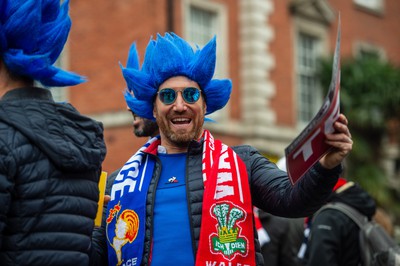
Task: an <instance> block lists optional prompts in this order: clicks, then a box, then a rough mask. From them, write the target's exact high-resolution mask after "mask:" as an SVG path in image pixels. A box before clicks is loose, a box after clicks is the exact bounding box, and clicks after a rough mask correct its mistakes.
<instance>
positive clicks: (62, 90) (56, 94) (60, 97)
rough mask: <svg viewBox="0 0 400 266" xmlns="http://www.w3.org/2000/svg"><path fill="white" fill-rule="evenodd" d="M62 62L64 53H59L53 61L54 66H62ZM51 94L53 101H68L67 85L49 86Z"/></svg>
mask: <svg viewBox="0 0 400 266" xmlns="http://www.w3.org/2000/svg"><path fill="white" fill-rule="evenodd" d="M63 62H64V54H63V53H61V55H60V56H59V58H58V59H57V61H56V62H55V63H54V66H55V67H58V68H61V69H65V68H63V65H64V64H63ZM49 89H50V92H51V94H52V95H53V99H54V101H55V102H67V101H68V88H67V87H52V88H49Z"/></svg>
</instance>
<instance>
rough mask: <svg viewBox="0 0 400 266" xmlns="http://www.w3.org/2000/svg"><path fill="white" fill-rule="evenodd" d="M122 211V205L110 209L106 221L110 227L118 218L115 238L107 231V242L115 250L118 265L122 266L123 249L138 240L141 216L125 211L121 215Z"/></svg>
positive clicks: (132, 211)
mask: <svg viewBox="0 0 400 266" xmlns="http://www.w3.org/2000/svg"><path fill="white" fill-rule="evenodd" d="M120 211H121V205H120V204H119V203H118V204H117V205H115V206H114V207H113V208H111V209H110V212H109V214H108V217H107V220H106V222H107V226H108V225H109V224H110V223H112V221H113V220H114V218H116V221H115V230H114V236H109V235H108V232H109V230H107V240H108V242H109V243H110V246H111V247H112V248H113V249H114V250H115V254H116V255H117V259H118V264H117V265H121V264H122V257H121V255H122V252H121V250H122V247H123V246H124V245H126V244H127V243H132V242H133V241H134V240H135V239H136V237H137V235H138V229H139V216H138V215H137V213H136V212H135V211H134V210H129V209H125V210H123V211H122V213H121V214H119V212H120Z"/></svg>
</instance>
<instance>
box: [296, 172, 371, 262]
mask: <svg viewBox="0 0 400 266" xmlns="http://www.w3.org/2000/svg"><path fill="white" fill-rule="evenodd" d="M328 202H330V203H335V202H341V203H344V204H347V205H349V206H351V207H353V208H355V209H357V210H358V211H360V212H361V213H362V214H364V215H365V216H367V217H368V219H370V220H371V219H372V217H373V215H374V214H375V211H376V206H375V201H374V200H373V198H372V197H371V196H370V195H369V194H368V193H367V192H366V191H365V190H364V189H362V188H361V187H360V186H359V185H357V184H355V183H353V182H348V181H347V180H345V179H343V178H340V179H339V181H338V183H337V185H336V186H335V188H334V193H332V195H331V197H330V198H329V199H328ZM310 219H312V223H311V231H310V236H309V239H308V242H307V248H306V251H305V256H304V261H303V264H304V265H307V266H317V265H318V266H319V265H324V266H357V265H361V255H360V254H361V252H360V247H359V231H360V229H359V227H358V226H357V224H356V223H355V222H353V220H351V219H350V218H349V217H348V216H347V215H345V214H344V213H342V212H340V211H338V210H334V209H326V210H324V211H322V212H320V213H318V214H317V215H316V216H315V217H313V218H312V217H311V218H310Z"/></svg>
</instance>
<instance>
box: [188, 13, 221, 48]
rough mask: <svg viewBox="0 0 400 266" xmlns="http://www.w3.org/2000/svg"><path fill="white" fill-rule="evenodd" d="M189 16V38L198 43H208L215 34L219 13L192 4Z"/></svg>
mask: <svg viewBox="0 0 400 266" xmlns="http://www.w3.org/2000/svg"><path fill="white" fill-rule="evenodd" d="M189 16H190V22H189V23H190V27H189V40H190V41H191V42H193V43H196V44H201V45H204V44H206V43H207V42H208V41H209V40H210V39H211V38H212V37H213V35H214V34H215V28H216V21H217V14H216V13H215V12H212V11H208V10H204V9H201V8H198V7H195V6H192V7H191V8H190V15H189Z"/></svg>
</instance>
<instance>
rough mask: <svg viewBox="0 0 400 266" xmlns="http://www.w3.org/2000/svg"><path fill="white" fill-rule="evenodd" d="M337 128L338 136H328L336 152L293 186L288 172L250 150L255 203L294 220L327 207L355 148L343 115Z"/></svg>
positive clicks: (323, 159) (311, 169)
mask: <svg viewBox="0 0 400 266" xmlns="http://www.w3.org/2000/svg"><path fill="white" fill-rule="evenodd" d="M334 128H335V130H336V131H335V133H333V134H328V135H326V137H327V143H328V144H329V145H331V146H332V149H331V150H330V151H329V152H328V153H327V154H326V155H325V156H324V157H323V158H321V160H320V161H319V162H317V163H316V164H315V165H314V166H313V167H312V168H310V170H309V171H307V172H306V173H305V175H304V176H303V177H302V178H300V179H299V180H298V181H297V182H296V183H295V184H294V185H293V186H292V184H291V181H290V180H289V178H288V176H287V173H286V172H285V171H281V170H279V169H278V168H277V167H276V165H275V164H273V163H271V162H270V161H269V160H268V159H266V158H265V157H264V156H262V155H261V154H259V153H258V152H257V151H254V150H253V151H251V150H250V151H249V154H248V157H247V158H245V159H244V160H245V161H246V162H247V165H248V167H249V168H250V169H248V172H249V173H250V183H251V191H252V199H253V204H254V205H255V206H256V207H258V208H260V209H262V210H264V211H266V212H269V213H271V214H273V215H278V216H284V217H292V218H295V217H306V216H309V215H311V214H312V213H314V212H315V211H317V210H318V209H319V208H320V207H321V206H322V205H323V204H325V202H326V199H327V197H328V196H329V195H330V194H331V192H332V189H333V187H334V185H335V184H336V182H337V179H338V177H339V175H340V174H341V172H342V166H341V163H342V161H343V159H344V158H345V157H346V156H347V155H348V153H349V152H350V151H351V149H352V140H351V135H350V132H349V129H348V127H347V119H346V118H345V116H344V115H340V117H339V119H338V121H337V122H335V124H334ZM249 164H250V166H249Z"/></svg>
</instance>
